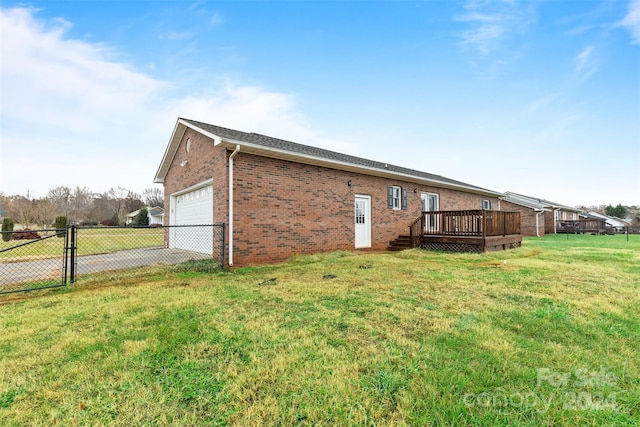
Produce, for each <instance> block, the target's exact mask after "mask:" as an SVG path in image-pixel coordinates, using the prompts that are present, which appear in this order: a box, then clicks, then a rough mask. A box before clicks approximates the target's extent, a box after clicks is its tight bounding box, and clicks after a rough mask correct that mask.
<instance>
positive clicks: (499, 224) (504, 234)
mask: <svg viewBox="0 0 640 427" xmlns="http://www.w3.org/2000/svg"><path fill="white" fill-rule="evenodd" d="M409 233H410V234H409V236H400V237H399V238H398V239H396V240H395V241H393V242H390V245H389V249H391V250H398V249H402V248H403V247H409V248H417V247H419V248H423V249H431V250H443V251H452V252H487V251H495V250H505V249H511V248H516V247H519V246H520V245H521V244H522V234H521V233H520V212H507V211H493V210H464V211H433V212H422V213H421V215H420V217H419V218H418V219H416V220H415V221H414V222H413V223H412V224H411V225H410V226H409Z"/></svg>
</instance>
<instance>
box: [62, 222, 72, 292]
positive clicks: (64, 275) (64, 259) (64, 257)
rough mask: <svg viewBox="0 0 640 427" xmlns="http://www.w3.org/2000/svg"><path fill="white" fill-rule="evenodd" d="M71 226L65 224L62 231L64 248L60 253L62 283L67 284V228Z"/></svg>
mask: <svg viewBox="0 0 640 427" xmlns="http://www.w3.org/2000/svg"><path fill="white" fill-rule="evenodd" d="M70 227H71V226H70V225H68V224H67V228H66V229H65V231H64V250H63V254H62V284H63V285H66V284H67V268H68V267H69V228H70Z"/></svg>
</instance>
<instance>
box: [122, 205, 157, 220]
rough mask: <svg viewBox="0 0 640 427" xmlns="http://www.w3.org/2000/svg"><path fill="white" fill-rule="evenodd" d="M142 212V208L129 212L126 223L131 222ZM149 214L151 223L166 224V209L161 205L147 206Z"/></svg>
mask: <svg viewBox="0 0 640 427" xmlns="http://www.w3.org/2000/svg"><path fill="white" fill-rule="evenodd" d="M138 213H140V209H138V210H137V211H133V212H130V213H128V214H127V218H126V220H125V224H126V225H129V224H131V223H132V222H133V221H134V220H135V218H136V216H138ZM147 215H148V218H149V225H162V224H164V209H163V208H160V207H157V206H156V207H153V208H147Z"/></svg>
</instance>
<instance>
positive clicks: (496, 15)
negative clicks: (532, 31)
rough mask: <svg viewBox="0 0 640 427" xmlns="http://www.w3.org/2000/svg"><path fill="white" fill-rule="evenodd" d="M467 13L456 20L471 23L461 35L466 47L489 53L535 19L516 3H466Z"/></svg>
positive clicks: (475, 0) (489, 0)
mask: <svg viewBox="0 0 640 427" xmlns="http://www.w3.org/2000/svg"><path fill="white" fill-rule="evenodd" d="M465 9H466V12H465V13H464V14H462V15H459V16H457V17H455V20H456V21H458V22H462V23H465V24H468V29H467V30H465V31H463V32H462V33H461V35H460V37H461V39H462V44H463V45H468V46H471V47H472V48H473V49H475V50H477V51H479V52H481V53H482V54H485V55H486V54H488V53H490V52H491V51H493V50H495V49H496V48H497V47H498V46H499V45H500V43H501V42H502V41H503V39H504V38H505V37H506V36H507V35H508V34H510V33H514V32H518V31H522V30H523V29H524V28H526V26H527V25H529V23H530V22H531V20H532V14H531V9H530V8H529V7H522V6H521V5H519V4H516V3H515V2H513V1H508V0H497V1H491V0H486V1H477V0H470V1H468V2H467V3H466V4H465Z"/></svg>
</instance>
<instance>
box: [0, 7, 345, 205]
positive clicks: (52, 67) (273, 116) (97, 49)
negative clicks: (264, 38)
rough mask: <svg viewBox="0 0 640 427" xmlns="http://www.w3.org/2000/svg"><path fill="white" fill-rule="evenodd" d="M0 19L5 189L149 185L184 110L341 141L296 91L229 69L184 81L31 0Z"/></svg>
mask: <svg viewBox="0 0 640 427" xmlns="http://www.w3.org/2000/svg"><path fill="white" fill-rule="evenodd" d="M0 19H1V21H0V23H1V24H2V25H1V26H2V28H1V30H0V31H1V34H0V35H1V37H2V39H3V43H2V44H1V51H0V57H1V58H2V62H1V64H0V67H1V68H0V74H1V82H0V83H1V86H2V98H1V99H0V120H1V121H2V124H3V125H2V128H1V129H0V139H1V141H2V157H1V158H0V191H2V192H5V193H10V194H17V193H18V194H26V192H27V190H30V191H31V194H32V195H34V196H42V195H44V194H46V192H47V190H48V189H49V188H51V187H55V186H58V185H68V186H75V185H82V186H84V185H86V186H88V187H89V188H90V189H92V190H94V191H105V190H107V189H108V188H109V187H115V186H122V187H125V188H130V189H132V190H133V191H136V192H141V191H142V190H143V189H144V188H148V187H150V186H152V185H153V184H152V180H153V177H154V175H155V172H156V170H157V167H158V164H159V162H160V160H161V158H162V154H163V153H164V150H165V148H166V144H167V141H168V140H169V137H170V133H171V131H172V129H173V126H174V124H175V121H176V119H177V117H187V118H193V119H198V120H203V121H206V122H210V123H213V124H217V125H220V126H226V127H232V128H237V129H240V130H244V131H255V132H260V133H266V134H268V135H272V136H277V137H282V138H290V139H292V140H294V141H296V142H304V143H309V144H313V145H322V146H325V147H327V148H332V147H334V146H335V147H336V148H337V147H338V146H339V144H340V143H339V142H337V141H331V140H325V139H323V137H322V135H320V134H318V133H317V132H315V131H313V130H311V129H310V128H309V126H308V125H307V123H306V121H305V119H304V117H303V116H302V115H301V114H300V113H299V112H298V111H297V110H296V103H295V97H294V96H291V95H288V94H284V93H278V92H274V91H269V90H265V89H264V88H260V87H257V86H243V85H241V84H237V83H234V82H232V81H230V80H226V82H225V81H224V79H223V82H224V83H223V84H216V83H210V84H208V85H207V84H203V83H202V82H201V81H200V82H198V85H197V86H195V87H192V88H190V87H184V86H181V85H182V84H183V83H182V82H169V81H162V80H159V79H156V78H153V77H152V76H150V75H148V74H145V73H144V72H142V71H140V70H136V69H134V68H133V67H132V66H130V65H129V64H127V63H124V62H119V61H117V60H115V59H114V58H116V57H117V54H118V52H116V51H114V50H113V49H112V48H110V47H109V46H107V45H104V44H95V43H88V42H86V41H82V40H77V39H73V38H71V37H69V36H68V30H69V28H70V25H71V24H70V23H68V22H67V21H64V20H59V19H57V20H50V21H43V20H41V19H38V18H37V12H36V11H35V10H34V9H27V8H14V9H1V8H0ZM6 40H11V43H6V42H4V41H6ZM220 80H221V78H220V76H217V77H216V76H212V75H210V80H209V81H214V82H215V81H220ZM171 93H178V94H179V95H177V96H176V95H171Z"/></svg>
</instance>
